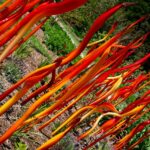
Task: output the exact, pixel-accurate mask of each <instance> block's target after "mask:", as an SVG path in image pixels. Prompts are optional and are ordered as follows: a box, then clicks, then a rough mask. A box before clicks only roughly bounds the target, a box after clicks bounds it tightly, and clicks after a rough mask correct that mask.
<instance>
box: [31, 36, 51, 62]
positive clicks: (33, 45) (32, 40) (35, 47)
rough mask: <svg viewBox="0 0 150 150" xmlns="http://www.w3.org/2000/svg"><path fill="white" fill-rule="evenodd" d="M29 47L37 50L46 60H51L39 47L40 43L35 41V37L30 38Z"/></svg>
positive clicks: (45, 51)
mask: <svg viewBox="0 0 150 150" xmlns="http://www.w3.org/2000/svg"><path fill="white" fill-rule="evenodd" d="M30 41H31V46H32V47H33V48H34V49H35V50H37V51H38V52H39V53H41V54H42V55H43V56H45V57H46V58H47V59H48V60H51V57H50V54H49V53H48V51H47V50H46V49H45V48H44V47H43V45H41V43H40V41H39V40H38V39H37V37H35V36H32V37H31V38H30Z"/></svg>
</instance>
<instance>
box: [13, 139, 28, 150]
mask: <svg viewBox="0 0 150 150" xmlns="http://www.w3.org/2000/svg"><path fill="white" fill-rule="evenodd" d="M15 150H27V145H26V144H25V143H23V142H21V141H19V142H16V143H15Z"/></svg>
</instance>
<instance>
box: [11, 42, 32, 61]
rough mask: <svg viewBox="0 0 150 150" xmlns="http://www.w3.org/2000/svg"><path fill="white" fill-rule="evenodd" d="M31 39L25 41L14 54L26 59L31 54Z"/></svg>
mask: <svg viewBox="0 0 150 150" xmlns="http://www.w3.org/2000/svg"><path fill="white" fill-rule="evenodd" d="M29 43H30V40H28V41H26V42H25V43H23V44H22V45H21V46H20V47H19V48H18V49H17V50H16V51H15V52H14V56H15V57H16V58H19V59H24V58H26V57H28V56H30V54H31V48H30V46H29Z"/></svg>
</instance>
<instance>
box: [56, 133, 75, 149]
mask: <svg viewBox="0 0 150 150" xmlns="http://www.w3.org/2000/svg"><path fill="white" fill-rule="evenodd" d="M58 145H59V147H61V150H74V143H73V141H72V140H71V138H70V136H69V135H66V136H65V137H64V138H63V139H61V140H60V142H59V143H58Z"/></svg>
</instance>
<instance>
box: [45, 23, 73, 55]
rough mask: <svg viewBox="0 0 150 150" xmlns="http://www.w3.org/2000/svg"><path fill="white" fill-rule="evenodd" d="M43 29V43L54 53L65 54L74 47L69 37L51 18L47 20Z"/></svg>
mask: <svg viewBox="0 0 150 150" xmlns="http://www.w3.org/2000/svg"><path fill="white" fill-rule="evenodd" d="M51 22H52V23H51ZM52 24H53V25H52ZM43 30H44V31H45V32H44V33H45V44H46V45H47V47H48V49H50V50H52V51H54V52H56V54H58V55H65V54H67V53H69V52H70V51H71V50H72V49H74V45H73V44H72V43H71V41H70V39H69V37H68V36H67V35H66V33H65V32H64V31H63V30H62V29H61V28H60V27H59V26H58V25H57V24H56V23H53V20H52V21H51V20H48V21H47V22H46V23H45V25H44V26H43Z"/></svg>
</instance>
